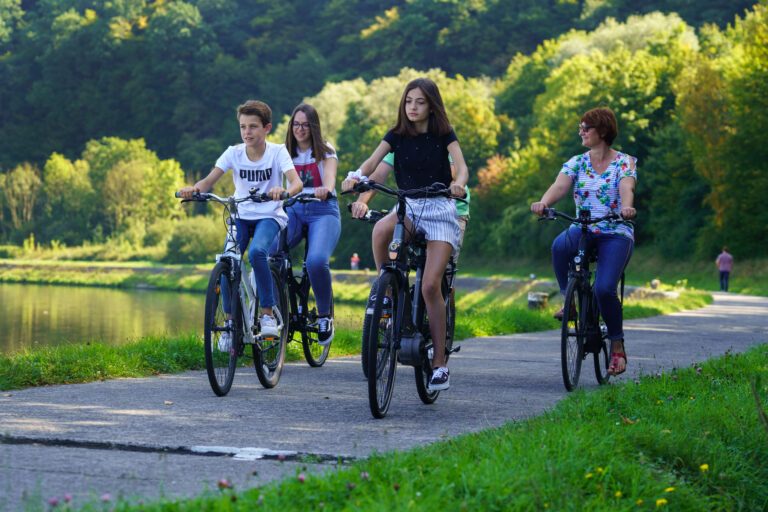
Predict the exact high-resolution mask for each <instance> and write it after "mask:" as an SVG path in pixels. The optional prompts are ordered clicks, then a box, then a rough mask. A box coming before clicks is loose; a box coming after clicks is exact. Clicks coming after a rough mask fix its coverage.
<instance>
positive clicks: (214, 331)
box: [203, 261, 242, 396]
mask: <svg viewBox="0 0 768 512" xmlns="http://www.w3.org/2000/svg"><path fill="white" fill-rule="evenodd" d="M222 280H226V281H227V282H228V284H229V287H228V288H229V292H230V294H231V299H230V301H229V303H230V315H227V313H226V312H225V311H224V300H223V296H222V291H223V288H222V285H221V284H222ZM236 304H239V299H238V298H237V286H236V284H235V282H234V280H232V279H231V276H230V272H229V264H228V263H225V262H223V261H220V262H218V263H216V266H214V267H213V271H212V272H211V277H210V279H209V280H208V290H207V292H206V296H205V327H204V330H203V332H204V347H205V370H206V372H207V373H208V382H209V383H210V384H211V389H212V390H213V392H214V393H215V394H216V395H218V396H224V395H226V394H227V393H229V390H230V388H231V387H232V381H233V380H234V378H235V369H236V368H237V357H238V354H239V351H240V350H241V347H240V346H239V343H242V341H241V340H242V337H240V336H237V333H236V332H235V328H234V324H235V322H232V321H227V317H228V316H230V317H231V318H235V316H234V315H235V314H236V313H239V308H236V307H235V305H236ZM222 335H224V339H222ZM227 338H229V339H227Z"/></svg>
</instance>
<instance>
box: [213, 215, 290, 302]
mask: <svg viewBox="0 0 768 512" xmlns="http://www.w3.org/2000/svg"><path fill="white" fill-rule="evenodd" d="M235 227H236V229H237V245H238V247H240V253H241V254H245V250H246V249H248V261H250V263H251V268H253V272H254V275H255V277H256V289H257V290H258V293H259V306H260V307H262V308H271V307H272V306H274V305H275V294H274V291H273V285H274V283H273V282H272V273H271V272H270V270H269V260H268V257H269V248H270V246H271V245H272V241H273V240H274V239H275V237H276V235H277V233H278V232H279V231H280V225H279V224H278V223H277V221H276V220H275V219H258V220H245V219H237V221H236V223H235ZM251 238H253V241H251ZM249 241H251V246H250V248H248V242H249ZM226 247H227V242H225V243H224V251H225V252H226ZM241 278H242V279H248V276H245V275H244V276H241ZM229 294H230V291H229V282H228V281H227V280H226V279H222V280H221V295H222V300H223V306H224V312H225V313H227V314H230V313H231V312H232V310H231V309H230V304H229Z"/></svg>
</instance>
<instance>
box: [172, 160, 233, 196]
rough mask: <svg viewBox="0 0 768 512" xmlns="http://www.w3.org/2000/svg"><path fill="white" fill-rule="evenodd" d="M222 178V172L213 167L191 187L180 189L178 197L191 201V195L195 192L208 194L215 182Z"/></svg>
mask: <svg viewBox="0 0 768 512" xmlns="http://www.w3.org/2000/svg"><path fill="white" fill-rule="evenodd" d="M222 176H224V171H223V170H222V169H219V168H218V167H214V168H213V169H211V172H209V173H208V176H206V177H205V178H203V179H201V180H200V181H198V182H197V183H195V184H194V185H192V186H187V187H184V188H182V189H180V190H179V195H181V197H183V198H184V199H191V198H192V194H194V193H196V192H208V191H209V190H211V189H212V188H213V186H214V185H215V184H216V182H217V181H219V179H221V177H222Z"/></svg>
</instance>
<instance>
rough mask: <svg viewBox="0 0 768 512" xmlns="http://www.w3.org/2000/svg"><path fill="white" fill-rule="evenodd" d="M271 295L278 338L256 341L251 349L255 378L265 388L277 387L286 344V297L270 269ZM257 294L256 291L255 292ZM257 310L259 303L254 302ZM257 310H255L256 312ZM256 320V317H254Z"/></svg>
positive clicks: (282, 285)
mask: <svg viewBox="0 0 768 512" xmlns="http://www.w3.org/2000/svg"><path fill="white" fill-rule="evenodd" d="M270 271H271V273H272V294H273V296H274V298H275V305H274V306H273V307H272V310H273V314H274V316H275V320H277V326H278V331H279V333H278V336H277V338H273V339H263V340H260V341H257V342H256V344H255V345H254V347H253V365H254V367H255V368H256V376H257V377H258V378H259V382H261V385H262V386H264V387H265V388H273V387H275V386H277V383H278V381H279V380H280V374H281V373H282V371H283V363H284V362H285V349H286V345H287V343H288V330H289V326H288V316H289V314H288V295H287V293H286V290H285V286H284V284H283V280H282V278H281V277H280V273H279V272H278V271H277V270H276V269H274V268H272V269H270ZM257 294H258V290H257ZM256 307H257V308H259V307H260V306H259V301H258V300H256ZM258 311H259V310H258V309H257V312H258ZM256 318H258V315H257V316H256Z"/></svg>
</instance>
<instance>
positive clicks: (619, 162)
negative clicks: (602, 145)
mask: <svg viewBox="0 0 768 512" xmlns="http://www.w3.org/2000/svg"><path fill="white" fill-rule="evenodd" d="M636 164H637V158H635V157H633V156H630V155H628V154H626V153H622V152H619V154H618V155H616V158H614V159H613V161H612V162H611V163H610V164H608V167H607V168H606V169H605V172H604V173H602V174H598V173H597V172H596V171H595V170H594V169H593V168H592V161H591V159H590V158H589V151H587V152H586V153H584V154H581V155H576V156H574V157H573V158H571V159H570V160H568V161H567V162H565V163H564V164H563V168H562V170H561V171H560V173H561V174H565V175H566V176H568V177H569V178H571V180H572V181H573V200H574V202H575V203H576V216H578V214H579V210H590V212H591V214H592V218H597V217H603V216H605V215H608V213H610V212H611V211H614V212H616V213H619V211H621V196H620V195H619V182H620V181H621V180H622V179H624V178H630V177H631V178H635V179H637V168H636ZM590 231H592V233H595V234H598V233H603V234H617V235H622V236H626V237H628V238H631V239H633V240H634V230H633V229H632V226H630V225H629V224H624V223H621V222H615V221H603V222H599V223H597V224H593V225H591V226H590Z"/></svg>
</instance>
